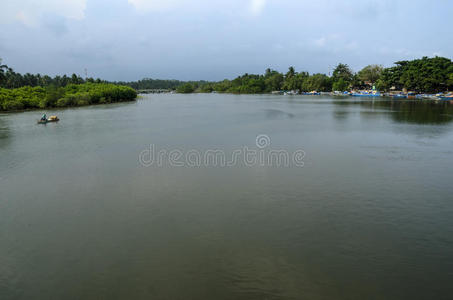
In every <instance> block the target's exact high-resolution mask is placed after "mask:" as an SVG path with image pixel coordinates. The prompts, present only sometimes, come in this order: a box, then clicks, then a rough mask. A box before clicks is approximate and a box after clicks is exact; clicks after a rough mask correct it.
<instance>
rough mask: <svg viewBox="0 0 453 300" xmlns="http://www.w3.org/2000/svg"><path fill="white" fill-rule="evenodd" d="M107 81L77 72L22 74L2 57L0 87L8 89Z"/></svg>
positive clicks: (0, 61) (0, 62)
mask: <svg viewBox="0 0 453 300" xmlns="http://www.w3.org/2000/svg"><path fill="white" fill-rule="evenodd" d="M87 82H89V83H106V82H107V81H105V80H101V79H99V78H97V79H94V78H86V79H83V78H82V77H80V76H79V75H77V74H72V75H71V76H67V75H63V76H59V75H57V76H55V77H50V76H49V75H41V74H30V73H26V74H21V73H18V72H15V71H14V69H13V68H11V67H9V66H7V65H4V64H2V59H1V58H0V88H6V89H15V88H20V87H24V86H31V87H36V86H42V87H46V86H55V87H65V86H67V85H68V84H82V83H87Z"/></svg>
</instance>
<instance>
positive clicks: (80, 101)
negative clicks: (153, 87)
mask: <svg viewBox="0 0 453 300" xmlns="http://www.w3.org/2000/svg"><path fill="white" fill-rule="evenodd" d="M136 98H137V92H136V91H135V90H134V89H132V88H131V87H127V86H120V85H114V84H108V83H85V84H70V85H67V86H66V87H64V88H63V87H55V86H48V87H46V88H43V87H30V86H25V87H21V88H17V89H4V88H0V110H3V111H8V110H21V109H33V108H47V107H69V106H82V105H90V104H98V103H114V102H121V101H131V100H134V99H136Z"/></svg>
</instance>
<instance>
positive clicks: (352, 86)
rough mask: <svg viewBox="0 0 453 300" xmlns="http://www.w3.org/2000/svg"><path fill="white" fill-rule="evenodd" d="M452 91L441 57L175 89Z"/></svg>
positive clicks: (448, 64)
mask: <svg viewBox="0 0 453 300" xmlns="http://www.w3.org/2000/svg"><path fill="white" fill-rule="evenodd" d="M452 90H453V62H452V61H451V60H450V59H448V58H444V57H434V58H428V57H423V58H421V59H415V60H411V61H398V62H396V63H395V66H393V67H390V68H384V67H382V66H380V65H369V66H366V67H365V68H363V69H362V70H360V71H359V72H357V73H355V72H353V71H352V70H351V68H350V67H349V66H348V65H346V64H341V63H340V64H338V65H337V66H336V68H335V69H334V71H333V74H332V76H328V75H326V74H320V73H318V74H311V75H310V74H309V73H308V72H296V71H295V69H294V67H290V68H289V70H288V72H286V73H285V74H283V73H280V72H278V71H275V70H271V69H267V70H266V71H265V74H264V75H256V74H244V75H242V76H239V77H237V78H235V79H233V80H228V79H225V80H223V81H220V82H186V83H184V84H181V85H180V86H178V87H177V88H176V92H178V93H211V92H216V93H233V94H264V93H289V94H311V95H313V94H320V93H334V94H337V95H338V94H340V95H341V94H346V95H347V94H352V95H359V96H360V95H364V96H366V95H371V94H373V95H376V94H379V95H380V92H382V93H387V94H388V95H390V94H395V95H401V96H404V95H405V96H408V95H409V97H410V95H411V94H413V95H415V94H424V95H435V94H439V93H442V94H443V93H445V94H448V91H452ZM401 98H403V97H401ZM452 100H453V99H452Z"/></svg>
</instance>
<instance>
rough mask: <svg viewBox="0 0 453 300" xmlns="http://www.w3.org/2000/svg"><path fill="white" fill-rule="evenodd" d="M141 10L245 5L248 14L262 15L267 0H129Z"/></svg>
mask: <svg viewBox="0 0 453 300" xmlns="http://www.w3.org/2000/svg"><path fill="white" fill-rule="evenodd" d="M127 2H128V3H129V4H131V5H132V6H134V7H135V9H136V10H137V11H139V12H142V13H146V12H159V11H167V10H180V11H193V10H197V11H206V10H207V11H216V10H217V11H221V10H227V11H229V10H231V11H243V9H244V6H245V10H246V11H247V13H248V14H251V15H253V16H257V15H260V14H261V12H262V11H263V9H264V7H265V5H266V2H267V1H266V0H248V1H246V2H245V4H244V1H243V0H228V1H227V0H218V1H210V0H127Z"/></svg>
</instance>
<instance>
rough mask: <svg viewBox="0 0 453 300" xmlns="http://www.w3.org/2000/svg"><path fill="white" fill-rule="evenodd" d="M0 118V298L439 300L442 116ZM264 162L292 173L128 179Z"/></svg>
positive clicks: (123, 112) (233, 111)
mask: <svg viewBox="0 0 453 300" xmlns="http://www.w3.org/2000/svg"><path fill="white" fill-rule="evenodd" d="M41 113H42V112H40V111H34V112H25V113H12V114H1V115H0V299H452V298H453V285H452V282H453V122H452V121H453V105H449V104H448V103H442V104H435V103H430V102H426V103H415V102H403V101H398V102H392V101H388V100H384V101H383V100H379V101H376V100H375V101H373V100H366V99H363V100H362V99H360V100H358V99H350V98H343V99H342V98H337V99H335V98H322V97H299V96H294V97H291V96H288V97H284V96H233V95H150V96H144V97H143V98H142V99H140V100H139V101H137V103H127V104H118V105H109V106H95V107H84V108H78V109H67V110H58V111H54V112H47V113H56V114H58V115H59V116H60V118H61V121H60V122H59V123H58V124H48V125H45V126H44V125H41V126H39V125H36V124H35V123H36V119H38V118H39V117H40V115H41ZM259 134H266V135H268V136H269V137H270V138H271V147H274V148H278V149H286V150H288V151H294V150H297V149H303V150H304V151H305V153H306V156H305V158H304V161H305V165H304V167H302V168H301V167H294V166H293V167H281V168H277V167H270V166H267V167H266V166H258V165H257V166H250V167H247V166H244V165H237V166H234V167H223V168H222V167H215V166H206V167H198V168H188V167H174V166H173V167H172V166H169V165H164V166H156V165H152V166H150V167H143V166H141V164H140V163H139V159H138V157H139V154H140V152H141V151H142V150H144V149H147V148H148V147H149V145H150V144H154V145H155V146H156V147H157V148H160V149H170V150H171V149H181V150H183V151H184V150H189V149H199V150H200V151H201V150H206V149H222V150H224V151H226V152H228V151H233V150H234V149H236V148H241V147H244V146H248V147H251V148H252V147H254V146H255V138H256V136H257V135H259Z"/></svg>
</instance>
